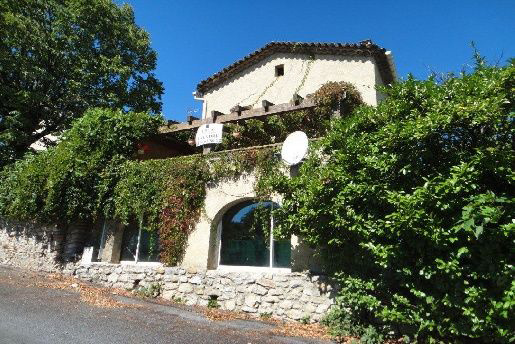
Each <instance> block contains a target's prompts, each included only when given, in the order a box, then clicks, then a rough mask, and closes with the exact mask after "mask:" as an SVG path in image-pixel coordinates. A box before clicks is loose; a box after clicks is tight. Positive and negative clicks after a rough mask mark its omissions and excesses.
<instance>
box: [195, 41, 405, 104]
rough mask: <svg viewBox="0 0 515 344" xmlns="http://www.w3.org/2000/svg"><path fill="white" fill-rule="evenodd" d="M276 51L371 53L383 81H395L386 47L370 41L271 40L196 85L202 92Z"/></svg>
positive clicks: (350, 54) (369, 54)
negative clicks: (302, 41)
mask: <svg viewBox="0 0 515 344" xmlns="http://www.w3.org/2000/svg"><path fill="white" fill-rule="evenodd" d="M275 53H299V54H319V55H345V56H372V57H374V58H375V60H376V63H377V66H378V69H379V73H380V74H381V79H382V80H383V82H384V83H385V84H390V83H392V82H393V81H394V80H395V70H394V69H393V68H394V67H393V65H392V63H391V62H390V60H389V59H388V56H387V52H386V49H384V48H381V47H379V46H378V45H376V44H374V43H372V41H370V40H366V41H362V42H359V43H300V42H270V43H268V44H267V45H265V46H264V47H262V48H260V49H258V50H256V51H254V52H253V53H251V54H249V55H247V56H245V57H244V58H242V59H241V60H238V61H236V62H234V63H233V64H231V65H230V66H228V67H226V68H224V69H222V70H221V71H219V72H218V73H216V74H214V75H212V76H210V77H209V78H207V79H205V80H203V81H201V82H200V83H199V84H198V85H197V91H198V92H199V93H201V94H203V93H205V92H206V91H208V90H210V89H212V88H213V87H215V86H217V85H219V84H221V83H222V82H224V81H225V80H227V79H229V78H231V77H232V76H234V75H235V74H237V73H239V72H241V71H243V70H245V69H246V68H248V67H249V66H251V65H253V64H255V63H257V62H258V61H260V60H262V59H264V58H266V57H268V56H270V55H272V54H275Z"/></svg>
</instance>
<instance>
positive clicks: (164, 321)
mask: <svg viewBox="0 0 515 344" xmlns="http://www.w3.org/2000/svg"><path fill="white" fill-rule="evenodd" d="M36 280H45V277H44V276H42V275H40V274H35V273H31V272H23V271H19V270H13V269H8V268H5V267H0V344H4V343H5V344H61V343H63V344H70V343H73V344H86V343H88V344H89V343H91V344H93V343H94V344H99V343H109V344H115V343H120V344H132V343H138V344H141V343H188V344H197V343H244V344H248V343H252V344H257V343H274V344H275V343H278V344H281V343H285V344H296V343H329V342H328V341H322V340H316V339H306V338H299V337H283V336H278V335H275V334H273V333H271V330H272V329H273V328H274V326H275V325H273V324H268V323H263V322H259V321H248V320H229V321H227V320H226V321H211V320H209V319H208V318H206V317H205V316H204V315H202V314H200V313H197V312H195V311H192V310H188V309H183V308H177V307H173V306H170V305H159V304H154V303H150V302H145V301H141V300H138V299H129V298H120V297H118V299H117V300H118V301H121V302H123V303H124V304H137V305H138V307H137V308H136V307H130V306H129V307H122V308H102V307H98V306H94V305H91V304H88V303H86V302H83V301H81V300H80V295H79V293H78V292H75V291H73V290H70V289H52V288H45V287H41V284H39V285H40V286H37V285H38V284H37V283H35V281H36Z"/></svg>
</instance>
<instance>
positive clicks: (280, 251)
mask: <svg viewBox="0 0 515 344" xmlns="http://www.w3.org/2000/svg"><path fill="white" fill-rule="evenodd" d="M276 207H277V204H276V203H274V202H253V201H250V202H243V203H240V204H238V205H236V206H234V207H232V208H231V209H229V210H228V211H227V212H226V213H225V214H224V216H223V218H222V224H221V226H222V228H221V230H222V233H221V244H220V265H231V266H255V267H269V268H289V267H290V260H291V243H290V240H289V239H286V240H275V239H274V234H273V229H274V219H273V217H272V210H273V209H274V208H276Z"/></svg>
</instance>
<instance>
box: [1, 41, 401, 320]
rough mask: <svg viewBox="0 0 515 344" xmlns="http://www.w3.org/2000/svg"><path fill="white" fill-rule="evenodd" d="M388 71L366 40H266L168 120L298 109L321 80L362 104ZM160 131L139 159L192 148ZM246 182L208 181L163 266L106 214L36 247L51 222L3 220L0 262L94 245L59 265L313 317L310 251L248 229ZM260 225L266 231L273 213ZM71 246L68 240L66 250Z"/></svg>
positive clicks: (247, 178)
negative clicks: (186, 113) (191, 113)
mask: <svg viewBox="0 0 515 344" xmlns="http://www.w3.org/2000/svg"><path fill="white" fill-rule="evenodd" d="M395 78H396V74H395V68H394V64H393V59H392V55H391V53H390V52H388V51H386V50H385V49H383V48H380V47H379V46H377V45H375V44H373V43H372V42H371V41H369V40H367V41H363V42H360V43H358V44H340V43H292V42H272V43H269V44H267V45H265V46H264V47H262V48H261V49H258V50H256V51H255V52H253V53H251V54H249V55H248V56H246V57H244V58H243V59H241V60H238V61H237V62H235V63H233V64H231V65H230V66H228V67H226V68H224V69H223V70H221V71H220V72H218V73H216V74H214V75H212V76H211V77H209V78H207V79H206V80H204V81H201V82H200V83H199V84H198V85H197V90H196V92H194V96H195V99H197V100H200V101H202V102H203V111H202V119H194V118H189V119H188V122H187V123H179V124H177V125H176V127H177V128H179V129H180V130H182V129H195V128H198V127H199V126H200V125H202V124H206V123H223V122H230V121H231V120H233V119H235V118H236V119H241V118H256V117H259V116H263V115H267V114H269V113H274V111H275V113H282V112H285V111H289V109H298V108H299V107H302V106H303V105H302V104H300V105H298V104H296V103H295V102H293V103H292V99H293V100H294V99H295V97H298V98H300V99H302V98H304V97H306V96H307V95H308V94H311V93H313V92H315V91H316V90H317V89H318V88H320V86H321V85H323V84H324V83H326V82H329V81H337V82H338V81H346V82H350V83H352V84H354V85H355V86H356V88H357V89H358V91H359V92H360V93H361V95H362V98H363V100H364V102H366V103H368V104H370V105H376V104H377V103H378V102H379V101H380V100H381V99H382V97H383V95H382V94H380V92H378V91H377V90H376V88H375V87H376V86H377V85H384V84H390V83H392V82H393V81H394V80H395ZM262 106H263V108H261V107H262ZM169 131H170V129H169V128H163V130H162V135H163V136H162V137H161V138H154V139H152V140H151V141H149V142H145V143H143V145H142V147H141V151H140V152H138V154H139V155H140V158H141V159H149V158H165V157H169V156H176V155H187V154H191V153H192V150H191V149H189V148H188V147H187V146H184V145H179V144H178V143H177V144H176V143H174V142H172V141H170V140H168V139H167V137H166V134H167V133H168V132H169ZM147 150H148V151H147ZM208 151H209V150H205V151H204V152H208ZM217 154H223V152H221V153H217ZM254 181H255V176H254V175H253V174H252V173H251V174H244V175H242V176H241V177H239V179H236V180H228V181H224V182H223V183H219V184H217V185H212V186H209V187H208V188H207V190H206V191H207V193H206V198H205V208H204V211H203V214H202V216H201V218H200V221H199V222H198V223H197V224H196V226H195V229H194V230H193V232H192V233H191V234H190V236H189V238H188V243H187V247H186V252H185V255H184V258H183V261H182V262H181V264H180V266H179V267H174V268H164V267H163V266H162V265H161V264H160V263H159V262H158V256H157V252H156V250H155V248H156V245H155V241H156V240H157V239H156V237H155V236H153V235H152V234H149V233H148V232H146V231H142V230H141V229H140V228H138V225H137V224H131V225H129V226H123V225H121V224H119V223H116V222H113V221H105V222H104V223H101V224H98V225H96V226H95V228H94V229H93V230H92V231H91V230H90V231H89V232H93V234H94V235H93V236H92V238H93V239H92V240H90V241H89V242H86V241H87V240H86V239H83V240H81V239H80V232H81V230H82V229H81V228H83V226H82V225H78V226H76V227H74V228H72V230H71V232H73V233H79V234H76V235H75V239H73V240H72V241H71V242H62V243H61V244H57V245H56V244H55V243H54V244H52V245H45V244H41V242H42V241H44V240H51V241H52V240H54V238H55V236H56V234H55V233H57V231H56V230H55V229H48V228H41V229H38V230H36V229H34V228H31V229H30V230H32V231H36V232H37V237H38V239H37V240H34V239H20V235H19V233H25V232H27V231H28V229H27V228H25V227H23V226H20V225H18V226H14V227H13V226H11V229H10V230H9V229H8V227H9V225H7V224H5V223H2V226H1V228H0V239H1V240H2V247H0V264H10V265H18V266H24V264H27V263H24V262H30V264H31V268H35V269H42V270H52V269H53V268H54V267H55V265H53V264H54V263H52V262H51V261H52V260H53V259H54V258H55V253H53V248H55V247H61V248H62V247H63V246H64V250H65V251H69V252H71V253H72V254H77V253H78V254H80V253H81V251H82V246H93V247H94V248H95V249H91V248H89V247H87V248H86V250H85V251H84V254H83V256H82V263H81V262H79V263H77V264H72V265H68V267H66V268H65V270H66V269H67V270H66V271H68V272H70V273H72V274H75V275H77V276H79V277H80V278H83V279H87V280H95V281H98V282H100V283H103V284H105V285H107V286H113V287H124V288H128V289H132V288H137V287H140V286H146V285H147V286H148V285H150V284H152V283H160V284H162V285H163V293H162V296H164V297H165V298H168V299H178V298H181V299H183V300H186V302H187V303H189V304H200V305H206V304H207V302H208V300H210V299H212V298H215V299H216V300H218V301H219V302H221V306H222V308H225V309H229V310H233V309H236V310H243V311H245V312H249V313H271V314H273V315H275V316H278V317H282V318H286V319H292V320H299V319H301V318H303V317H305V316H309V317H310V318H311V319H312V320H315V321H316V320H318V319H320V317H321V316H322V314H323V313H324V312H325V311H326V310H327V309H328V307H329V306H330V304H331V302H332V291H333V287H332V286H331V285H330V283H328V281H327V280H326V279H325V278H324V277H321V276H319V275H317V274H320V273H323V271H321V268H320V265H319V263H318V262H317V259H316V258H315V255H314V251H313V250H312V249H311V248H309V247H307V246H306V245H304V244H303V243H302V240H301V238H297V237H292V238H291V239H290V240H275V239H274V238H273V234H270V235H269V236H268V237H267V236H266V235H262V234H263V233H261V234H260V235H254V236H251V235H248V232H249V230H250V229H249V226H248V218H249V217H251V216H252V215H253V213H254V212H255V211H256V209H257V207H258V202H257V201H256V193H255V190H254V188H253V185H254ZM280 203H281V200H280V199H278V198H274V199H270V200H269V201H268V202H264V203H263V202H261V205H263V204H264V206H265V207H267V208H274V207H278V206H280ZM267 221H268V220H267ZM266 226H269V227H270V228H272V229H273V226H274V223H273V218H270V219H269V222H268V223H267V224H266ZM13 228H14V229H13ZM69 232H70V231H69ZM272 232H273V231H272ZM12 233H18V234H16V235H12ZM66 240H67V241H69V240H68V239H66ZM54 241H55V240H54ZM38 242H39V243H38ZM70 245H71V246H73V245H75V246H73V247H74V249H70V248H69V247H68V246H70ZM66 247H68V249H67V248H66ZM47 261H48V262H50V263H48V262H47ZM45 262H46V263H45ZM47 263H48V264H47Z"/></svg>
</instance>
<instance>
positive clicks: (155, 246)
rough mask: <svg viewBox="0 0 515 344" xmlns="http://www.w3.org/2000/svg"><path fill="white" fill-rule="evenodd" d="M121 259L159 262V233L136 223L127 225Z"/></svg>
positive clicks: (136, 261)
mask: <svg viewBox="0 0 515 344" xmlns="http://www.w3.org/2000/svg"><path fill="white" fill-rule="evenodd" d="M120 260H121V261H129V262H135V263H138V262H159V241H158V236H157V233H155V232H149V231H146V230H143V229H141V227H140V226H138V225H136V224H134V223H131V224H130V225H129V226H127V227H125V230H124V231H123V239H122V252H121V259H120Z"/></svg>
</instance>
